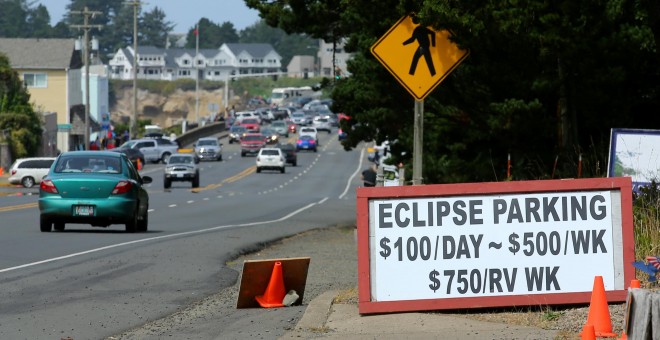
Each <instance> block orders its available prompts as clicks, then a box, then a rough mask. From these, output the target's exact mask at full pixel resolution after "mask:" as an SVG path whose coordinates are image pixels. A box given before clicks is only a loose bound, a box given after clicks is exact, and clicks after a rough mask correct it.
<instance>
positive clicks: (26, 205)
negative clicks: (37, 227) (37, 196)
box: [0, 203, 38, 212]
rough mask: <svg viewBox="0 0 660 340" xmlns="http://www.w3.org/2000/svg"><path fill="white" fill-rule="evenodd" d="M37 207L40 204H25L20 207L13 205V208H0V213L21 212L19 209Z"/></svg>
mask: <svg viewBox="0 0 660 340" xmlns="http://www.w3.org/2000/svg"><path fill="white" fill-rule="evenodd" d="M37 206H38V203H25V204H19V205H12V206H8V207H0V212H3V211H13V210H19V209H28V208H36V207H37Z"/></svg>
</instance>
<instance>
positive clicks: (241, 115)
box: [236, 111, 261, 125]
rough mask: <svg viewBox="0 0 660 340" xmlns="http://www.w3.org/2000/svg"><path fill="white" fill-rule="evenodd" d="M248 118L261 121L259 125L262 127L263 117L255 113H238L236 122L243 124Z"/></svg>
mask: <svg viewBox="0 0 660 340" xmlns="http://www.w3.org/2000/svg"><path fill="white" fill-rule="evenodd" d="M246 118H254V119H256V120H257V121H259V125H261V115H260V114H258V113H256V112H254V111H241V112H236V121H237V122H241V121H242V120H243V119H246Z"/></svg>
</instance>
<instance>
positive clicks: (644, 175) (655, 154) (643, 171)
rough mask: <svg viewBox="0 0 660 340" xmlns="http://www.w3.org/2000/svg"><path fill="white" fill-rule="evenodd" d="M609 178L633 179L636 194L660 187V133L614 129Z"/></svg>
mask: <svg viewBox="0 0 660 340" xmlns="http://www.w3.org/2000/svg"><path fill="white" fill-rule="evenodd" d="M608 163H609V164H608V167H607V176H609V177H622V176H630V177H632V183H633V190H634V191H637V190H638V189H639V187H641V186H648V185H650V184H651V182H652V181H655V182H656V183H660V130H645V129H612V133H611V139H610V157H609V162H608Z"/></svg>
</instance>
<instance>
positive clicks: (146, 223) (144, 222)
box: [137, 207, 149, 232]
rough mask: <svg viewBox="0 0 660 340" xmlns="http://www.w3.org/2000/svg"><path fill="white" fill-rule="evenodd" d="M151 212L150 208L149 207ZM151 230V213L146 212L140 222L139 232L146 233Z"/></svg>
mask: <svg viewBox="0 0 660 340" xmlns="http://www.w3.org/2000/svg"><path fill="white" fill-rule="evenodd" d="M147 210H149V207H147ZM148 228H149V212H145V213H144V216H143V217H142V219H141V220H138V223H137V231H140V232H145V231H147V229H148Z"/></svg>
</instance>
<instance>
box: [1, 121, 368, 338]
mask: <svg viewBox="0 0 660 340" xmlns="http://www.w3.org/2000/svg"><path fill="white" fill-rule="evenodd" d="M319 136H320V148H319V152H317V153H314V152H304V151H303V152H299V153H298V165H297V166H296V167H292V166H287V169H286V173H284V174H281V173H279V172H278V171H264V172H262V173H260V174H257V173H256V172H255V158H254V157H241V156H240V147H239V146H238V145H237V144H231V145H230V144H228V143H227V142H226V140H223V144H224V160H223V161H222V162H203V163H201V168H202V170H201V181H200V188H199V190H192V189H191V187H190V183H187V182H174V183H173V184H172V188H171V189H170V190H164V189H163V179H162V175H163V166H162V165H160V164H148V165H147V166H146V167H145V168H144V169H143V170H142V172H141V173H142V175H143V176H144V175H147V176H152V177H153V180H154V181H153V183H151V184H150V185H148V192H149V195H150V207H149V208H150V212H149V231H148V232H146V233H136V234H128V233H125V232H124V226H123V225H113V226H111V227H109V228H92V227H90V226H86V225H67V226H66V229H65V231H63V232H52V233H42V232H40V231H39V224H38V220H39V211H38V208H37V206H36V202H37V199H38V195H23V196H3V197H0V221H2V222H0V284H1V285H2V293H1V300H0V301H2V302H0V338H2V339H46V338H48V339H55V338H58V337H67V336H71V337H73V338H74V339H101V338H105V337H108V336H111V335H113V334H118V333H120V332H122V331H125V330H127V329H131V328H134V327H138V326H140V325H142V324H144V323H145V322H147V321H150V320H155V319H158V318H161V317H163V316H166V315H169V314H171V313H173V312H175V311H176V310H178V309H180V308H183V307H185V306H186V305H188V304H190V303H193V302H195V301H198V300H199V299H200V298H202V297H204V296H208V295H210V294H212V293H214V292H217V291H219V290H221V289H222V288H224V287H228V286H230V285H232V284H233V283H234V282H235V281H236V280H237V279H238V278H237V273H236V271H234V270H230V269H228V268H227V267H226V265H225V263H226V262H227V261H229V260H231V259H232V258H234V257H235V256H237V255H239V254H242V253H245V252H247V251H250V250H252V249H257V248H259V247H260V246H261V245H263V244H267V243H268V242H271V241H273V240H277V239H280V238H282V237H285V236H288V235H293V234H296V233H299V232H302V231H306V230H309V229H313V228H318V227H323V226H329V225H336V224H345V223H351V222H353V223H354V221H355V187H357V186H358V185H359V184H360V180H359V173H360V171H361V169H362V167H364V166H366V165H365V164H363V163H362V160H363V159H364V158H365V157H364V154H363V153H361V152H360V150H355V151H352V152H346V151H344V150H343V148H342V147H341V145H340V144H339V143H338V141H337V138H336V133H333V134H326V133H321V134H319ZM293 138H295V136H294V137H291V139H293ZM32 191H34V190H32ZM293 317H295V316H293ZM297 317H299V314H298V316H297Z"/></svg>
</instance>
